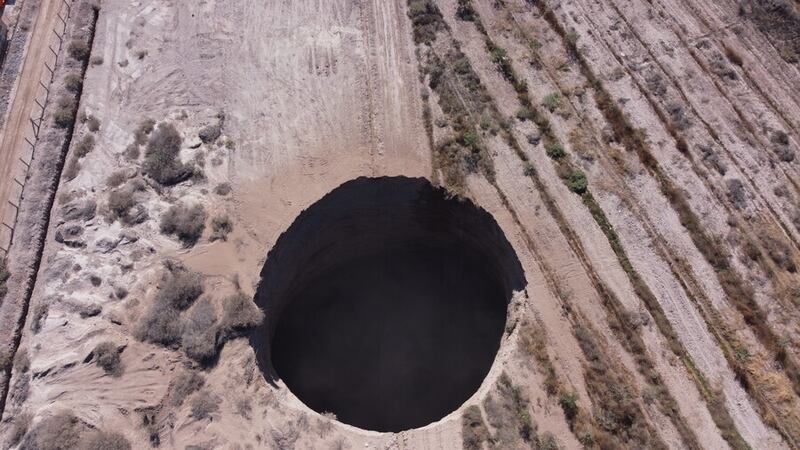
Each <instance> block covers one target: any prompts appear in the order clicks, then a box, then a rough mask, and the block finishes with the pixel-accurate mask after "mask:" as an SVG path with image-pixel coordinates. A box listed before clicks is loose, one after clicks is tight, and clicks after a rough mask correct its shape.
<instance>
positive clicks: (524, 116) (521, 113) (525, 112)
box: [517, 106, 533, 122]
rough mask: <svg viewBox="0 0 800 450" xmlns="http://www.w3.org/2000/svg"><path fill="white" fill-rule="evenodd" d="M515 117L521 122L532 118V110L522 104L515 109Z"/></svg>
mask: <svg viewBox="0 0 800 450" xmlns="http://www.w3.org/2000/svg"><path fill="white" fill-rule="evenodd" d="M517 119H519V120H520V121H522V122H524V121H526V120H533V111H531V110H530V109H529V108H526V107H524V106H523V107H521V108H520V109H519V110H518V111H517Z"/></svg>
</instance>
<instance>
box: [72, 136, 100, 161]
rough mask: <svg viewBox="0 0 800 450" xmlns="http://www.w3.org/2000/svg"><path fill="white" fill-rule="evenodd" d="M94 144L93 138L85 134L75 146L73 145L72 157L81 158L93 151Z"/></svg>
mask: <svg viewBox="0 0 800 450" xmlns="http://www.w3.org/2000/svg"><path fill="white" fill-rule="evenodd" d="M94 144H95V142H94V136H92V135H91V134H87V135H86V136H84V137H83V138H82V139H81V140H80V141H78V143H77V144H75V149H74V150H73V153H72V154H73V156H74V157H75V158H83V157H84V156H86V155H88V154H89V152H91V151H92V150H93V149H94Z"/></svg>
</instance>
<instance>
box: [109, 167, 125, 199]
mask: <svg viewBox="0 0 800 450" xmlns="http://www.w3.org/2000/svg"><path fill="white" fill-rule="evenodd" d="M127 179H128V176H127V175H126V174H125V171H122V170H117V171H116V172H112V173H111V175H109V176H108V178H106V186H108V187H110V188H116V187H119V186H120V185H122V183H124V182H125V180H127ZM109 203H110V202H109Z"/></svg>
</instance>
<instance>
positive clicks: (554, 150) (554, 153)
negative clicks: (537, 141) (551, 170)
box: [544, 142, 567, 159]
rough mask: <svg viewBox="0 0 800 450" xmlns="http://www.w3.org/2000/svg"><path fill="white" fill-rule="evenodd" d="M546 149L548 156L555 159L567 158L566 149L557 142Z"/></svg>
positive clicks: (548, 145)
mask: <svg viewBox="0 0 800 450" xmlns="http://www.w3.org/2000/svg"><path fill="white" fill-rule="evenodd" d="M544 149H545V150H544V151H545V153H547V156H549V157H550V158H553V159H561V158H563V157H565V156H567V153H566V152H565V151H564V147H562V146H561V144H559V143H556V142H553V143H550V144H547V145H546V146H545V147H544Z"/></svg>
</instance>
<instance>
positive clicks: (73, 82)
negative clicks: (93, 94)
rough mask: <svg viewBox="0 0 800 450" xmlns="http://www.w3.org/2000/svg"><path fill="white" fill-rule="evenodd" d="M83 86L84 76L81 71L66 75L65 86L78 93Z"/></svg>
mask: <svg viewBox="0 0 800 450" xmlns="http://www.w3.org/2000/svg"><path fill="white" fill-rule="evenodd" d="M82 87H83V78H82V77H81V75H80V74H79V73H75V72H71V73H68V74H67V75H65V76H64V88H65V89H66V90H68V91H69V92H72V93H74V94H77V93H78V92H80V90H81V88H82Z"/></svg>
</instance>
